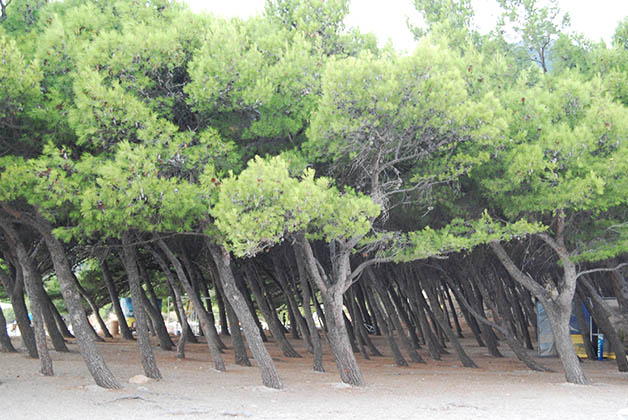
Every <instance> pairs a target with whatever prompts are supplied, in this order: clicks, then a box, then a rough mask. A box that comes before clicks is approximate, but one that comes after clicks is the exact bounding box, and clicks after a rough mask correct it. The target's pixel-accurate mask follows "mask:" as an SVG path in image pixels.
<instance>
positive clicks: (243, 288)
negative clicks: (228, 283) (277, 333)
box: [230, 265, 268, 343]
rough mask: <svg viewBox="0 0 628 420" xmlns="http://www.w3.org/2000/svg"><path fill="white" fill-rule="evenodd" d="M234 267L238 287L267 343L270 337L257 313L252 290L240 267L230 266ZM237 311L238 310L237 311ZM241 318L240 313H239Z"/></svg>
mask: <svg viewBox="0 0 628 420" xmlns="http://www.w3.org/2000/svg"><path fill="white" fill-rule="evenodd" d="M230 267H231V269H232V271H231V272H232V274H233V276H234V279H235V282H236V287H237V288H238V290H239V291H240V293H241V294H242V296H243V297H244V301H245V303H246V306H247V307H248V308H249V312H250V313H251V317H253V321H255V325H257V329H258V330H259V334H260V336H261V337H262V341H263V342H264V343H266V342H267V341H268V337H266V333H265V332H264V327H262V322H261V321H260V319H259V316H258V315H257V309H255V303H253V299H251V293H252V292H251V291H250V290H249V287H248V286H247V285H246V281H245V280H244V274H242V270H240V269H239V267H236V266H234V265H232V266H230ZM236 313H237V312H236ZM238 318H239V315H238Z"/></svg>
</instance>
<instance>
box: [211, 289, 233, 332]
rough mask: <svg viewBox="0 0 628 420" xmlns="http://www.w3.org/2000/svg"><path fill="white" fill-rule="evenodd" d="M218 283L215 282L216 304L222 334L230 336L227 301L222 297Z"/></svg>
mask: <svg viewBox="0 0 628 420" xmlns="http://www.w3.org/2000/svg"><path fill="white" fill-rule="evenodd" d="M216 284H217V283H216V281H214V289H215V290H216V302H217V303H218V319H219V320H220V334H222V335H230V333H229V327H228V324H227V311H226V309H225V301H224V298H223V296H222V292H221V291H220V288H219V287H217V285H216Z"/></svg>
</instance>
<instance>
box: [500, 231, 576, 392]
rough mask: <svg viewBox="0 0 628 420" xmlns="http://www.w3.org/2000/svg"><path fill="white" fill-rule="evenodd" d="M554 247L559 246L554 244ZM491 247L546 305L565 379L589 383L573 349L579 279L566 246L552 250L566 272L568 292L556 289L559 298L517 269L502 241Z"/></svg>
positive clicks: (506, 267) (514, 277)
mask: <svg viewBox="0 0 628 420" xmlns="http://www.w3.org/2000/svg"><path fill="white" fill-rule="evenodd" d="M552 245H556V244H555V243H552ZM552 245H550V246H552ZM490 246H491V248H492V250H493V252H494V253H495V255H496V256H497V258H498V259H499V260H500V262H501V263H502V265H503V266H504V268H505V269H506V270H507V271H508V273H509V274H510V275H511V277H512V278H513V279H514V280H516V281H517V282H519V283H520V284H521V285H522V286H524V287H525V288H526V289H528V290H529V291H530V293H532V294H534V295H535V297H536V298H537V299H538V300H539V301H540V302H541V303H542V304H543V307H544V309H545V313H546V314H547V317H548V319H549V322H550V326H551V328H552V334H553V336H554V342H555V344H556V350H557V351H558V355H559V356H560V361H561V364H562V366H563V370H564V371H565V378H566V379H567V382H570V383H573V384H586V383H587V379H586V377H585V376H584V371H583V370H582V366H580V361H579V360H578V356H577V355H576V351H575V349H574V347H573V342H572V341H571V332H570V330H569V320H570V319H571V302H572V301H573V295H574V293H575V289H576V280H577V277H576V271H575V266H574V265H573V263H572V262H571V261H570V260H569V258H568V256H566V255H561V254H564V253H563V250H564V247H560V246H557V247H554V246H552V248H554V249H555V251H557V253H558V254H559V257H561V261H562V263H563V270H564V271H565V273H564V279H563V286H564V289H563V290H561V291H560V293H559V292H558V291H557V290H555V292H556V293H555V295H556V296H557V297H556V298H554V297H553V296H552V295H551V294H550V292H549V291H548V290H546V289H545V288H544V287H542V286H541V285H539V284H538V283H536V282H534V281H533V280H532V279H531V278H529V277H528V276H526V275H525V274H523V273H522V272H521V271H520V270H519V269H518V268H517V266H516V265H515V264H514V262H513V261H512V259H511V258H510V257H509V256H508V254H507V253H506V250H505V249H504V248H503V247H502V245H501V244H500V243H499V242H492V243H491V244H490ZM561 249H562V250H561ZM565 253H566V251H565Z"/></svg>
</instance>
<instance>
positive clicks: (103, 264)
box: [100, 259, 134, 340]
mask: <svg viewBox="0 0 628 420" xmlns="http://www.w3.org/2000/svg"><path fill="white" fill-rule="evenodd" d="M100 271H101V272H102V277H103V280H105V284H106V285H107V291H108V292H109V299H111V305H112V306H113V310H114V312H115V314H116V318H118V325H119V328H120V332H121V333H122V338H124V339H125V340H134V338H133V333H132V332H131V329H130V328H129V325H128V324H127V321H126V317H125V316H124V312H123V311H122V307H121V306H120V298H119V297H118V292H117V291H116V286H115V284H114V282H113V278H112V276H111V272H110V271H109V267H108V265H107V261H105V260H104V259H101V260H100Z"/></svg>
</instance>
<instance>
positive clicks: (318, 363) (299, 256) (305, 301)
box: [294, 243, 325, 372]
mask: <svg viewBox="0 0 628 420" xmlns="http://www.w3.org/2000/svg"><path fill="white" fill-rule="evenodd" d="M294 255H295V257H296V260H297V269H298V271H299V280H300V281H301V294H302V296H301V302H302V305H303V313H304V314H305V322H306V323H307V327H308V329H309V331H310V334H309V335H310V339H311V341H312V351H313V353H314V357H313V360H312V369H313V370H314V371H315V372H325V368H324V367H323V346H322V343H321V338H320V336H319V335H318V328H316V324H315V323H314V317H313V315H312V306H311V302H310V299H311V295H310V285H309V281H308V275H307V270H306V268H305V261H304V257H303V249H302V248H301V245H300V244H299V243H297V244H296V245H295V247H294Z"/></svg>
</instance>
